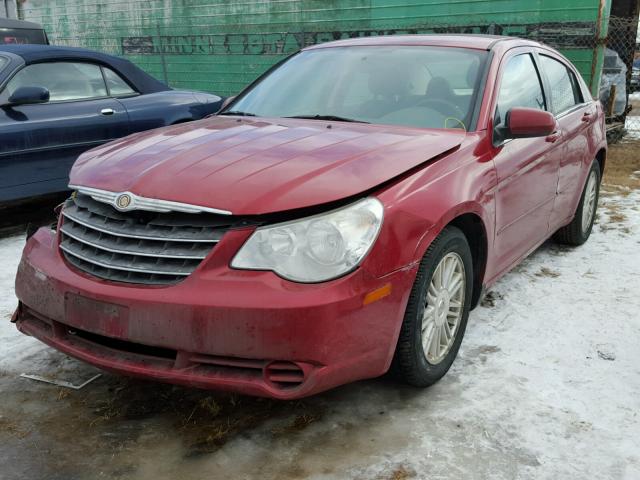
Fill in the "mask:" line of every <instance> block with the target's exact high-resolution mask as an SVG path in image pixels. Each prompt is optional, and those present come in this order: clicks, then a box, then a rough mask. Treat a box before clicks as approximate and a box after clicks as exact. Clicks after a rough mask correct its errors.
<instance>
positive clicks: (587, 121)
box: [537, 50, 597, 231]
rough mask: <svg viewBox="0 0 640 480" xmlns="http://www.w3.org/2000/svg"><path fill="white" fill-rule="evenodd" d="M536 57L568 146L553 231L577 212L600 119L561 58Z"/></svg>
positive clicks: (544, 54) (542, 54)
mask: <svg viewBox="0 0 640 480" xmlns="http://www.w3.org/2000/svg"><path fill="white" fill-rule="evenodd" d="M537 58H538V63H539V65H540V69H541V71H542V74H543V77H544V78H545V80H546V90H547V92H548V97H549V103H550V107H551V112H552V113H553V114H554V116H555V117H556V120H557V121H558V127H559V129H560V131H561V132H562V139H563V142H564V144H565V150H564V153H563V155H562V157H561V158H560V171H559V175H558V186H557V196H556V201H555V204H554V207H553V213H552V215H551V220H550V224H551V225H550V227H551V230H552V231H554V230H556V229H557V228H559V227H560V226H562V225H564V224H566V223H567V221H568V220H570V219H571V218H572V217H573V215H574V213H575V208H576V206H577V201H578V196H579V195H580V194H581V193H582V186H583V185H582V184H583V181H584V174H586V171H587V170H586V168H585V167H586V166H587V165H590V163H591V161H593V158H585V155H589V152H591V150H592V149H591V148H590V146H589V138H590V137H589V131H588V130H589V126H590V125H591V124H593V123H594V122H595V121H596V119H597V111H596V106H595V105H594V104H593V102H592V101H590V100H589V101H585V99H584V97H583V94H582V91H581V89H580V85H579V83H578V79H577V78H576V76H575V73H574V72H573V71H572V69H571V68H569V67H568V66H567V65H566V64H565V63H564V62H563V61H562V59H560V58H559V57H556V56H553V54H552V53H551V52H547V51H544V50H540V51H539V53H538V56H537ZM583 173H584V174H583Z"/></svg>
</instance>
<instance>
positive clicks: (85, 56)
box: [0, 44, 170, 93]
mask: <svg viewBox="0 0 640 480" xmlns="http://www.w3.org/2000/svg"><path fill="white" fill-rule="evenodd" d="M2 52H6V53H10V54H13V55H16V56H18V57H21V58H22V59H23V60H24V62H25V63H26V64H27V65H30V64H32V63H41V62H47V61H54V60H55V61H63V60H71V61H73V60H83V61H88V62H93V63H101V64H104V65H107V66H108V67H109V68H111V69H113V70H115V71H117V72H118V73H119V74H120V76H122V77H125V78H126V79H127V80H128V81H129V83H131V84H132V85H133V87H134V88H135V89H136V90H137V91H138V92H140V93H154V92H162V91H165V90H170V88H169V87H168V86H167V85H165V84H164V83H162V82H160V81H159V80H156V79H155V78H153V77H152V76H151V75H149V74H147V73H146V72H144V71H143V70H141V69H140V68H138V67H137V66H135V65H134V64H133V63H131V62H130V61H129V60H126V59H124V58H121V57H116V56H115V55H109V54H107V53H102V52H96V51H94V50H88V49H86V48H77V47H59V46H54V45H15V44H10V45H0V53H2Z"/></svg>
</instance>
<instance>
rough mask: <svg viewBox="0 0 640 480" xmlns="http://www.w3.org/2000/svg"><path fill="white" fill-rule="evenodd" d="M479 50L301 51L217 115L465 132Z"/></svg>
mask: <svg viewBox="0 0 640 480" xmlns="http://www.w3.org/2000/svg"><path fill="white" fill-rule="evenodd" d="M486 57H487V52H486V51H480V50H473V49H464V48H452V47H431V46H352V47H332V48H320V49H312V50H306V51H303V52H300V53H299V54H297V55H295V56H293V57H292V58H291V59H289V60H288V61H286V62H285V63H283V64H282V65H280V66H279V67H278V68H276V69H275V70H274V71H272V72H271V73H269V74H268V75H267V76H266V77H264V78H263V79H262V80H260V81H259V82H258V83H257V84H256V85H254V86H253V87H251V88H250V89H249V90H248V91H246V92H244V93H243V94H242V95H241V96H240V97H239V98H238V99H237V100H236V101H235V102H233V103H232V104H231V105H230V106H229V107H228V108H227V109H226V110H225V112H223V114H227V115H233V114H234V113H236V114H238V115H250V116H258V117H302V118H312V119H319V120H322V119H326V120H344V121H355V122H366V123H378V124H392V125H404V126H408V127H419V128H461V129H467V130H468V129H469V123H470V121H471V117H472V114H473V109H474V105H475V100H476V95H477V90H478V88H479V85H480V83H481V82H480V81H479V80H480V72H481V71H482V68H481V67H482V65H484V62H485V60H486Z"/></svg>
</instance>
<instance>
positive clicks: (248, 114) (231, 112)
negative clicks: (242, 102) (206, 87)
mask: <svg viewBox="0 0 640 480" xmlns="http://www.w3.org/2000/svg"><path fill="white" fill-rule="evenodd" d="M218 115H237V116H238V117H255V116H256V114H255V113H251V112H241V111H240V110H229V111H228V112H222V113H219V114H218Z"/></svg>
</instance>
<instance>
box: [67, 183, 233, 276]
mask: <svg viewBox="0 0 640 480" xmlns="http://www.w3.org/2000/svg"><path fill="white" fill-rule="evenodd" d="M62 216H63V218H62V224H61V227H60V250H61V251H62V253H63V255H64V257H65V258H66V260H67V261H68V262H69V263H71V264H72V265H73V266H75V267H76V268H78V269H80V270H82V271H84V272H86V273H89V274H91V275H94V276H96V277H99V278H103V279H106V280H112V281H117V282H128V283H142V284H151V285H166V284H172V283H176V282H179V281H180V280H182V279H184V278H185V277H187V276H188V275H190V274H191V273H192V272H193V271H194V270H195V269H196V268H197V266H198V265H199V264H200V262H201V261H202V260H203V259H204V258H205V257H206V256H207V255H208V254H209V252H210V251H211V249H212V248H214V246H215V245H216V243H218V241H220V239H221V238H222V236H223V235H224V233H225V232H226V231H227V230H228V229H229V228H230V227H231V226H232V223H233V221H234V220H233V218H232V217H229V216H224V215H216V214H211V213H198V214H192V213H175V212H169V213H152V212H144V211H130V212H120V211H118V210H116V209H115V208H113V207H112V206H110V205H107V204H104V203H101V202H98V201H96V200H94V199H92V198H91V197H89V196H88V195H84V194H80V193H77V194H76V195H75V196H74V197H72V198H70V199H69V200H67V201H66V203H65V205H64V207H63V209H62Z"/></svg>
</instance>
